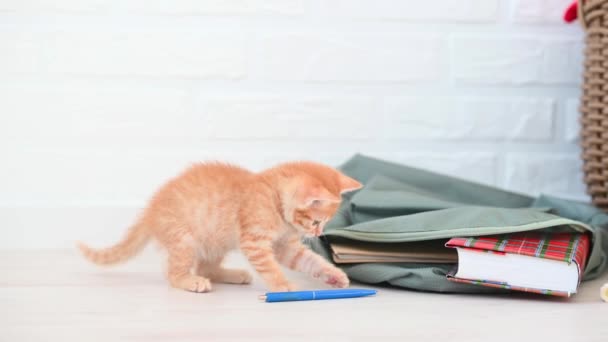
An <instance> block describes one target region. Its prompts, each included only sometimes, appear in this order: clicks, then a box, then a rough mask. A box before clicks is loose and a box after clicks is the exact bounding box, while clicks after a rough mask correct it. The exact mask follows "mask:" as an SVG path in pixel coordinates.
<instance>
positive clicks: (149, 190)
mask: <svg viewBox="0 0 608 342" xmlns="http://www.w3.org/2000/svg"><path fill="white" fill-rule="evenodd" d="M108 139H110V138H108ZM79 143H80V142H77V143H75V147H76V148H72V149H56V148H27V149H19V150H15V151H8V150H0V158H1V159H2V163H3V164H2V165H3V167H2V168H0V189H2V191H1V192H0V207H1V206H45V205H56V206H61V205H76V206H89V205H123V204H135V205H138V206H140V205H143V204H144V203H145V202H146V201H147V200H148V199H149V197H150V196H151V195H152V194H153V193H154V192H155V191H156V190H157V189H158V187H159V186H161V185H162V184H163V183H164V182H166V181H167V180H168V179H170V178H173V177H174V176H176V175H177V174H178V173H180V172H181V171H183V170H184V169H185V168H186V167H188V166H189V165H191V164H192V163H194V162H199V161H209V160H220V161H225V162H231V163H235V164H237V165H240V166H243V167H246V168H249V169H251V170H254V171H258V170H261V169H264V168H267V167H270V166H272V165H275V164H276V163H279V162H284V161H288V160H301V159H310V160H315V161H319V162H323V163H327V164H329V165H336V164H337V163H338V162H343V161H344V160H345V159H346V157H350V156H351V155H352V153H353V152H350V151H348V152H342V153H339V152H336V151H331V150H330V149H326V150H323V149H319V148H317V149H316V150H314V149H307V148H301V147H300V146H296V148H293V149H291V148H290V149H286V148H285V146H284V145H281V144H276V143H275V144H262V145H259V144H258V145H253V144H248V143H247V142H241V143H236V144H232V145H230V144H219V143H209V144H207V145H206V146H205V147H204V148H200V149H192V148H190V149H188V148H187V147H183V148H180V149H168V148H166V147H164V148H155V149H152V148H149V149H133V148H130V147H129V146H124V147H122V148H113V149H105V148H101V149H100V148H96V149H88V148H80V149H77V147H80V146H81V145H78V144H79ZM252 145H253V146H252Z"/></svg>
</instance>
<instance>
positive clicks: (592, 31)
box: [578, 0, 608, 211]
mask: <svg viewBox="0 0 608 342" xmlns="http://www.w3.org/2000/svg"><path fill="white" fill-rule="evenodd" d="M578 4H579V5H578V13H579V15H578V17H579V21H580V22H581V24H582V25H583V27H584V29H585V31H586V39H585V43H586V48H585V71H584V81H583V89H582V96H581V105H580V113H581V118H580V122H581V131H580V136H581V148H582V159H583V170H584V173H585V183H586V184H587V193H588V194H589V195H590V196H591V198H592V200H593V203H594V204H595V205H596V206H598V207H600V208H602V209H603V210H606V211H608V0H586V1H583V0H579V1H578Z"/></svg>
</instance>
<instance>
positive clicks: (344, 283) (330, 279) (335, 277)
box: [321, 267, 350, 287]
mask: <svg viewBox="0 0 608 342" xmlns="http://www.w3.org/2000/svg"><path fill="white" fill-rule="evenodd" d="M321 280H323V281H324V282H325V283H326V284H328V285H331V286H333V287H348V285H349V284H350V280H349V279H348V276H347V275H346V273H344V272H343V271H342V270H340V269H338V268H335V267H332V268H328V269H325V270H323V272H322V273H321Z"/></svg>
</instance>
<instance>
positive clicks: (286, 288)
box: [270, 281, 296, 292]
mask: <svg viewBox="0 0 608 342" xmlns="http://www.w3.org/2000/svg"><path fill="white" fill-rule="evenodd" d="M270 290H271V291H272V292H290V291H295V290H296V286H295V285H294V284H292V283H290V282H288V281H286V282H283V283H279V284H275V285H272V286H270Z"/></svg>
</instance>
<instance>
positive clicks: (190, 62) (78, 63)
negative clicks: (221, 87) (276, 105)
mask: <svg viewBox="0 0 608 342" xmlns="http://www.w3.org/2000/svg"><path fill="white" fill-rule="evenodd" d="M37 39H38V42H37V44H41V45H42V46H44V49H45V50H44V51H45V55H46V57H47V60H46V69H47V71H48V72H51V73H66V74H86V75H135V76H178V77H187V78H219V79H234V78H240V77H243V76H244V75H245V72H246V61H245V57H246V53H245V49H244V42H243V40H242V39H241V38H239V37H234V36H230V37H228V36H221V35H203V34H193V33H184V32H172V33H169V32H149V33H140V32H123V33H111V32H107V33H96V32H82V33H59V34H56V35H49V36H46V35H44V34H40V35H39V36H38V37H37Z"/></svg>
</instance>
